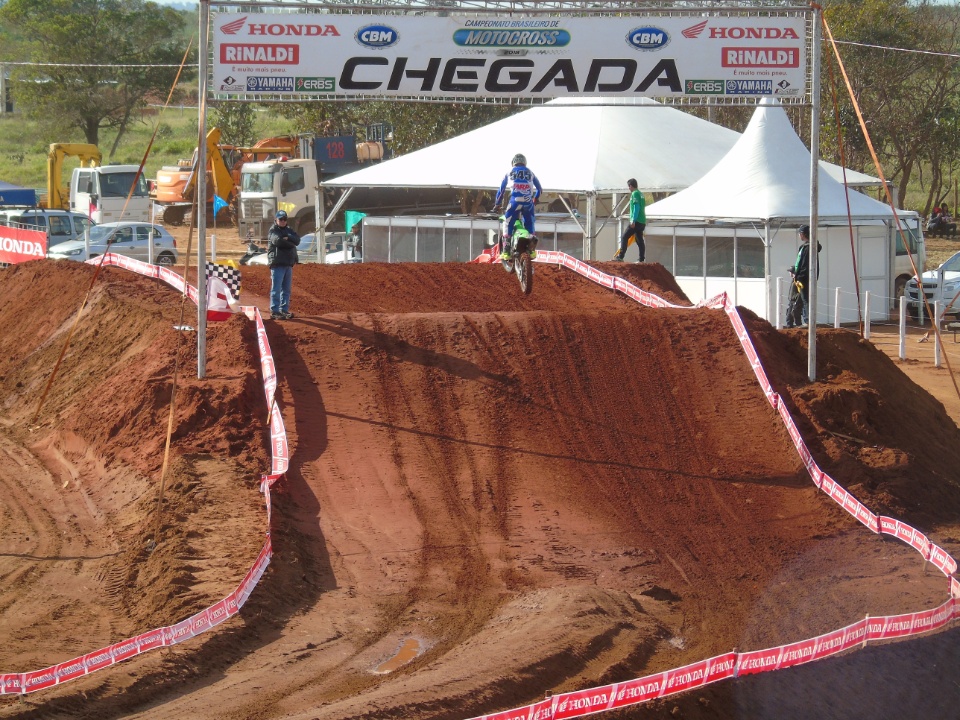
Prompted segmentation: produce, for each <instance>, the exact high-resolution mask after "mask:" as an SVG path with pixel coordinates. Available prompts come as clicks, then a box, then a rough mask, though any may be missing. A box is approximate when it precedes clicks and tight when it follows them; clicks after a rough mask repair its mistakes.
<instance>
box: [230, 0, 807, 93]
mask: <svg viewBox="0 0 960 720" xmlns="http://www.w3.org/2000/svg"><path fill="white" fill-rule="evenodd" d="M213 27H214V31H213V38H214V43H213V45H214V53H213V54H214V58H215V60H214V64H213V70H212V75H213V77H212V83H211V92H212V94H213V95H214V96H215V97H237V96H251V97H253V96H256V97H257V98H272V99H281V100H282V99H298V100H299V99H303V98H304V97H317V98H322V97H324V96H333V95H336V96H338V97H344V96H348V97H350V96H353V97H378V96H394V97H397V96H406V97H412V96H415V97H423V98H447V99H455V98H463V97H470V96H476V97H482V98H509V99H515V98H525V99H530V98H551V97H563V96H600V95H604V96H630V97H653V98H664V97H682V96H688V95H709V96H719V97H724V96H733V97H742V96H747V95H772V96H779V97H782V98H795V99H799V98H801V97H803V96H804V95H806V94H807V88H806V76H807V73H806V65H807V41H806V35H807V19H806V17H805V16H804V15H803V14H801V13H792V14H791V13H785V14H783V15H771V16H761V17H757V16H746V15H744V16H736V15H725V16H723V17H707V18H704V17H703V16H702V15H679V16H669V17H659V16H642V15H637V16H632V17H618V18H582V17H544V18H526V19H523V18H521V19H518V18H506V17H505V18H490V17H482V18H478V17H457V16H448V17H432V16H425V17H399V16H392V15H391V16H372V15H322V14H298V13H287V14H271V15H265V14H247V13H222V14H217V15H215V16H214V22H213Z"/></svg>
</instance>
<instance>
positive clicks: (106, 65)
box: [0, 60, 180, 68]
mask: <svg viewBox="0 0 960 720" xmlns="http://www.w3.org/2000/svg"><path fill="white" fill-rule="evenodd" d="M0 65H24V66H29V67H81V68H84V67H92V68H178V67H180V65H179V63H178V64H174V65H147V64H137V65H135V64H129V65H117V64H114V63H43V62H7V61H6V60H0Z"/></svg>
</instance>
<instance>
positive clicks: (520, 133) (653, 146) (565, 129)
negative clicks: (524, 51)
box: [324, 98, 879, 258]
mask: <svg viewBox="0 0 960 720" xmlns="http://www.w3.org/2000/svg"><path fill="white" fill-rule="evenodd" d="M739 138H740V134H739V133H737V132H736V131H734V130H730V129H728V128H724V127H721V126H719V125H716V124H714V123H711V122H708V121H706V120H702V119H700V118H697V117H695V116H693V115H690V114H689V113H686V112H683V111H681V110H677V109H675V108H671V107H667V106H664V105H661V104H659V103H657V102H655V101H653V100H649V99H646V98H578V99H571V98H564V99H558V100H553V101H551V102H548V103H546V104H544V105H540V106H537V107H534V108H530V109H528V110H524V111H522V112H519V113H516V114H515V115H511V116H510V117H507V118H504V119H502V120H498V121H497V122H494V123H491V124H489V125H486V126H484V127H481V128H478V129H476V130H472V131H470V132H467V133H464V134H463V135H459V136H457V137H455V138H451V139H449V140H444V141H443V142H439V143H437V144H435V145H431V146H429V147H426V148H423V149H421V150H417V151H414V152H411V153H409V154H407V155H402V156H400V157H397V158H394V159H392V160H388V161H386V162H383V163H380V164H377V165H372V166H370V167H368V168H364V169H362V170H358V171H356V172H353V173H350V174H348V175H343V176H341V177H339V178H335V179H333V180H330V181H327V182H326V183H324V185H325V186H327V187H343V188H350V187H370V188H376V187H420V188H456V189H463V190H488V191H493V192H495V191H496V190H497V189H499V185H500V181H501V180H502V179H503V176H504V174H505V173H506V171H507V170H508V169H509V165H510V159H511V158H512V157H513V156H514V154H516V153H517V152H522V153H523V154H524V155H526V157H527V161H528V163H529V166H530V168H531V169H532V170H533V171H534V172H535V173H536V174H537V177H538V178H539V180H540V182H541V184H542V185H543V189H544V193H557V194H576V195H581V196H585V197H586V205H587V206H588V208H589V207H590V206H596V205H597V202H596V201H597V199H598V197H600V196H606V195H608V194H609V195H611V200H610V203H609V206H608V208H609V210H608V212H612V211H613V208H614V207H615V206H616V204H617V201H616V197H615V196H616V194H617V193H626V190H627V187H626V184H627V179H628V178H631V177H635V178H636V179H637V181H638V185H639V188H640V190H641V191H642V192H645V193H661V194H663V193H673V192H677V191H679V190H683V189H684V188H687V187H689V186H690V185H692V184H693V183H694V182H696V181H697V180H699V179H700V178H701V177H703V175H705V174H706V173H707V172H708V171H709V170H710V168H712V167H714V166H715V165H716V164H717V162H719V161H720V159H721V158H723V156H724V155H725V154H726V153H727V152H728V151H729V150H730V149H731V148H732V147H733V146H734V144H735V143H736V142H737V140H738V139H739ZM827 167H828V172H829V173H830V174H831V175H834V176H839V175H840V173H841V172H842V170H841V168H839V167H838V166H836V165H833V166H829V165H828V166H827ZM808 175H809V173H808ZM848 176H852V177H851V178H850V179H849V182H851V183H859V184H863V185H875V184H877V183H878V182H879V181H878V180H877V179H876V178H872V177H870V176H869V175H864V174H863V173H854V172H853V171H848ZM564 202H565V201H564ZM586 214H587V218H586V221H585V223H583V224H584V225H586V228H585V229H586V230H587V231H588V232H587V234H586V236H585V238H584V243H585V247H584V257H586V258H595V257H596V254H595V245H594V244H593V241H594V238H595V235H596V233H597V231H598V229H599V228H600V226H601V224H600V223H598V221H597V218H596V216H595V213H590V212H588V213H586ZM587 246H590V247H587ZM591 249H592V250H593V252H590V251H589V250H591Z"/></svg>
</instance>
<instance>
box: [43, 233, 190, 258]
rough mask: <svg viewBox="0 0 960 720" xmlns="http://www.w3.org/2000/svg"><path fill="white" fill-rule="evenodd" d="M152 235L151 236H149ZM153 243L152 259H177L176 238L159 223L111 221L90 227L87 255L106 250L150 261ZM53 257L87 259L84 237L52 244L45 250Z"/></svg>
mask: <svg viewBox="0 0 960 720" xmlns="http://www.w3.org/2000/svg"><path fill="white" fill-rule="evenodd" d="M151 238H152V240H151ZM151 241H152V243H153V262H154V264H156V265H166V266H168V267H169V266H171V265H175V264H176V263H177V257H178V256H177V241H176V240H175V239H174V237H173V235H171V234H170V233H169V232H167V231H166V230H164V229H163V227H161V226H160V225H151V224H150V223H145V222H111V223H104V224H103V225H94V226H93V227H92V228H90V252H89V257H91V258H95V257H97V256H99V255H103V254H104V253H106V252H112V253H117V254H118V255H126V256H127V257H131V258H135V259H137V260H143V261H144V262H148V261H149V259H150V258H149V249H150V243H151ZM47 257H48V258H51V259H53V260H77V261H79V262H83V261H85V260H87V258H88V254H87V249H86V245H85V241H84V240H72V241H70V242H65V243H60V244H58V245H54V246H53V247H52V248H50V249H49V250H48V251H47Z"/></svg>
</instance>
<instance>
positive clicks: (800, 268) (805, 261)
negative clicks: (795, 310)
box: [790, 225, 823, 327]
mask: <svg viewBox="0 0 960 720" xmlns="http://www.w3.org/2000/svg"><path fill="white" fill-rule="evenodd" d="M797 232H798V233H799V234H800V251H799V252H798V253H797V262H796V263H794V266H793V267H792V268H790V273H791V274H792V275H793V281H794V282H795V283H796V284H797V286H798V288H799V290H800V300H801V304H800V323H801V324H800V327H806V326H807V324H808V323H809V322H810V226H809V225H801V226H800V227H799V228H798V230H797ZM821 250H823V246H822V245H820V243H819V242H817V257H818V259H819V255H820V251H821ZM819 277H820V263H819V262H818V263H817V278H819ZM814 322H816V313H814Z"/></svg>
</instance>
